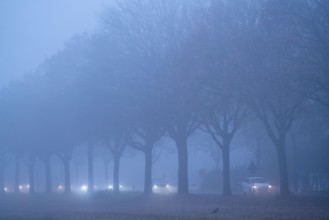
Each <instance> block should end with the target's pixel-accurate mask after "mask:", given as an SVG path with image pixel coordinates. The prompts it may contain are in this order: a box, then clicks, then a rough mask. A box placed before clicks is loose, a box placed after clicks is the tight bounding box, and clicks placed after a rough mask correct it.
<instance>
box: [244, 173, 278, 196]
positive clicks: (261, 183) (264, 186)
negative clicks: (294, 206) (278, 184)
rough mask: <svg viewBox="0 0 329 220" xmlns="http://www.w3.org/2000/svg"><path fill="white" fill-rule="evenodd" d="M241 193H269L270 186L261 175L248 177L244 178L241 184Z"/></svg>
mask: <svg viewBox="0 0 329 220" xmlns="http://www.w3.org/2000/svg"><path fill="white" fill-rule="evenodd" d="M241 188H242V193H243V194H244V195H246V194H270V193H272V192H273V191H272V186H271V185H270V184H269V182H268V181H267V180H266V179H265V178H263V177H249V178H246V179H245V180H244V181H243V182H242V184H241Z"/></svg>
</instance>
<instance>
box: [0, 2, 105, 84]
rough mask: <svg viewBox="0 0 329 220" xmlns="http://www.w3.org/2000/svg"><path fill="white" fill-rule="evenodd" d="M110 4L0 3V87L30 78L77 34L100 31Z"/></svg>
mask: <svg viewBox="0 0 329 220" xmlns="http://www.w3.org/2000/svg"><path fill="white" fill-rule="evenodd" d="M110 2H111V0H85V1H79V0H69V1H66V0H58V1H57V0H56V1H52V0H31V1H21V0H3V1H1V2H0V28H1V30H2V31H1V36H0V48H1V51H0V60H1V66H0V68H1V69H0V72H1V74H0V86H4V85H8V83H9V82H10V81H12V80H17V79H20V78H22V77H23V76H24V75H25V74H31V73H32V72H33V71H35V70H36V68H37V66H38V65H39V64H40V63H41V62H43V61H44V59H45V58H46V57H50V56H52V55H54V54H56V53H57V51H58V50H61V49H63V48H64V46H65V42H67V41H68V40H69V39H70V38H71V37H72V36H73V35H74V34H76V33H82V32H88V33H91V32H93V31H95V30H96V29H97V26H98V25H97V20H98V17H99V14H100V13H101V11H102V10H103V8H104V6H106V5H109V4H110Z"/></svg>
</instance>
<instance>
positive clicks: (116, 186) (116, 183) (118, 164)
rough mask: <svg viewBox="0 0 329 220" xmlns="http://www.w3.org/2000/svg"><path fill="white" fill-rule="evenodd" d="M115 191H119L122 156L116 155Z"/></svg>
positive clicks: (114, 171)
mask: <svg viewBox="0 0 329 220" xmlns="http://www.w3.org/2000/svg"><path fill="white" fill-rule="evenodd" d="M113 169H114V170H113V193H119V191H120V185H119V169H120V156H118V155H115V156H114V167H113Z"/></svg>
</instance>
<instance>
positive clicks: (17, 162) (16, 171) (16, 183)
mask: <svg viewBox="0 0 329 220" xmlns="http://www.w3.org/2000/svg"><path fill="white" fill-rule="evenodd" d="M19 162H20V160H19V157H18V156H16V158H15V193H19V192H20V189H19V185H20V184H19V175H20V163H19Z"/></svg>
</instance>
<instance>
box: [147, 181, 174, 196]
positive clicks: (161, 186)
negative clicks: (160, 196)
mask: <svg viewBox="0 0 329 220" xmlns="http://www.w3.org/2000/svg"><path fill="white" fill-rule="evenodd" d="M152 189H153V192H154V193H170V192H172V186H171V185H169V183H168V181H166V180H164V179H154V180H153V186H152Z"/></svg>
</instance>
